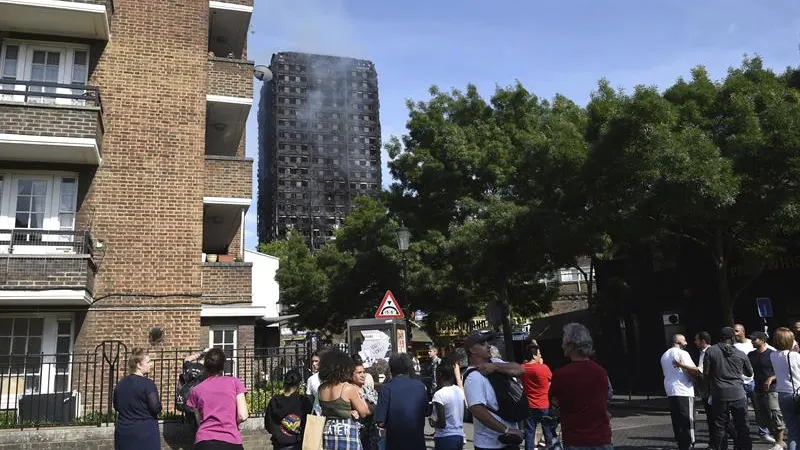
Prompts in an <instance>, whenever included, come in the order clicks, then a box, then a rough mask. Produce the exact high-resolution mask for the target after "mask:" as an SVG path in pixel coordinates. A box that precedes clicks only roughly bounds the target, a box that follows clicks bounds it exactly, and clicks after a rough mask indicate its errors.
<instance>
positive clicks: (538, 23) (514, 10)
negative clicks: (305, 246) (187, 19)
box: [246, 0, 800, 249]
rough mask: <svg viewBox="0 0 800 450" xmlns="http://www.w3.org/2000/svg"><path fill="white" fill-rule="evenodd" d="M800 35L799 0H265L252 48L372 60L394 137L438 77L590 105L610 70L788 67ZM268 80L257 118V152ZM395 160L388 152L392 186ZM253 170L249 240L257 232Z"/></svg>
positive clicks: (661, 77) (252, 52) (261, 57)
mask: <svg viewBox="0 0 800 450" xmlns="http://www.w3.org/2000/svg"><path fill="white" fill-rule="evenodd" d="M799 44H800V2H798V1H796V0H766V1H765V0H697V1H690V0H638V1H634V0H624V1H623V0H603V1H600V0H549V1H547V0H539V1H523V0H517V1H511V0H495V1H475V0H460V1H456V0H435V1H430V2H423V1H418V0H405V1H389V0H384V1H365V0H255V11H254V13H253V18H252V21H251V33H250V35H249V44H248V46H249V47H248V58H249V59H253V60H255V61H256V64H269V59H270V57H271V55H272V54H273V53H275V52H279V51H305V52H312V53H325V54H333V55H340V56H351V57H359V58H366V59H369V60H372V61H373V62H375V65H376V68H377V71H378V83H379V88H380V101H381V110H380V114H381V126H382V130H383V139H384V141H386V140H387V139H388V138H389V136H392V135H400V134H403V132H404V131H405V123H406V119H407V110H406V107H405V100H406V99H408V98H411V99H414V100H425V99H427V98H428V94H427V90H428V88H429V87H430V86H431V85H432V84H436V85H438V86H439V87H441V88H453V87H455V88H463V87H464V86H466V84H467V83H474V84H475V85H477V86H478V88H479V89H480V91H481V92H482V93H483V95H484V96H489V95H491V93H492V91H493V90H494V88H495V86H497V85H501V86H506V85H509V84H513V83H514V82H515V80H516V79H519V80H520V81H521V82H522V83H523V84H524V85H525V86H526V87H527V88H528V89H529V90H530V91H533V92H534V93H536V94H537V95H539V96H540V97H545V98H550V97H552V96H553V95H555V94H556V93H560V94H564V95H566V96H567V97H569V98H571V99H573V100H575V101H577V102H578V103H581V104H585V103H586V101H587V100H588V98H589V95H590V93H591V92H592V90H593V89H594V88H595V86H596V84H597V80H598V79H600V78H602V77H605V78H607V79H608V80H609V81H610V82H611V83H612V85H614V86H617V87H620V88H625V89H630V88H631V87H633V86H635V85H637V84H646V85H656V86H659V87H661V88H664V87H666V86H669V85H670V84H671V83H672V82H674V81H675V80H676V79H677V78H678V77H679V76H686V75H688V73H689V70H690V69H691V68H692V67H694V66H696V65H699V64H702V65H705V66H706V67H707V68H708V70H709V72H710V73H711V75H712V77H714V78H715V79H719V78H723V77H724V76H725V72H726V70H727V69H728V67H730V66H735V65H738V64H739V63H740V62H741V60H742V57H743V55H744V54H750V55H753V54H758V55H760V56H761V57H763V58H764V61H765V64H766V65H767V66H769V67H772V68H775V69H776V70H783V68H785V67H786V66H789V65H798V62H800V51H798V45H799ZM259 88H260V86H257V88H256V93H255V98H254V103H253V104H254V107H253V109H252V111H251V113H250V117H249V119H248V122H247V154H248V156H251V157H253V158H258V144H257V143H258V140H257V137H258V136H257V135H258V125H257V123H256V120H255V116H256V111H257V106H256V105H258V101H259V95H258V94H259V92H258V91H259ZM386 161H387V156H386V153H385V152H383V160H382V162H383V163H384V174H383V180H384V185H385V186H388V185H389V184H390V183H391V178H390V176H389V174H388V170H387V169H386V167H385V164H386ZM254 167H256V166H254ZM253 175H254V182H253V187H254V193H253V194H254V195H253V198H254V204H253V205H252V206H251V207H250V210H249V213H248V215H247V224H246V247H247V248H248V249H252V248H254V247H255V245H256V240H257V239H256V231H255V224H256V220H255V218H256V215H255V214H256V208H255V197H256V195H255V188H256V186H257V184H256V181H255V173H254V174H253Z"/></svg>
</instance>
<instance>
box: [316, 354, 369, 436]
mask: <svg viewBox="0 0 800 450" xmlns="http://www.w3.org/2000/svg"><path fill="white" fill-rule="evenodd" d="M355 368H356V365H355V362H354V361H353V359H352V358H351V357H350V355H348V354H347V353H344V352H342V351H339V350H330V351H328V352H326V353H325V354H323V355H322V356H321V357H320V361H319V379H320V381H321V382H322V384H321V385H320V388H319V405H320V407H321V409H322V416H323V417H325V428H324V429H323V432H322V449H323V450H362V447H361V439H360V437H359V423H358V420H356V419H357V418H358V417H366V416H368V415H369V414H370V411H369V407H368V406H367V404H366V402H364V400H363V399H362V398H361V395H360V392H361V389H360V388H359V387H357V386H355V385H354V384H352V383H351V381H352V379H353V373H354V371H355Z"/></svg>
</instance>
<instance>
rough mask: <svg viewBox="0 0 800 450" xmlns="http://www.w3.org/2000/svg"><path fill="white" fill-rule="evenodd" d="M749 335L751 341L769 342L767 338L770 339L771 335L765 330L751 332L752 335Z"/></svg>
mask: <svg viewBox="0 0 800 450" xmlns="http://www.w3.org/2000/svg"><path fill="white" fill-rule="evenodd" d="M748 337H749V338H750V340H751V341H755V340H759V341H764V342H767V340H769V336H767V333H764V332H763V331H754V332H752V333H750V336H748Z"/></svg>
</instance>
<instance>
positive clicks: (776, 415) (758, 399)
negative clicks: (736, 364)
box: [747, 331, 786, 449]
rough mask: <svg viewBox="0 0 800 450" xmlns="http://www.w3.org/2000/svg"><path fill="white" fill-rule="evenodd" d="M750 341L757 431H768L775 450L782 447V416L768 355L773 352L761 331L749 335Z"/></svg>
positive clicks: (783, 426)
mask: <svg viewBox="0 0 800 450" xmlns="http://www.w3.org/2000/svg"><path fill="white" fill-rule="evenodd" d="M749 338H750V341H751V342H752V343H753V346H754V347H755V350H753V351H752V352H750V353H748V354H747V357H748V358H749V359H750V364H751V365H752V366H753V378H754V379H755V389H754V392H753V409H754V410H755V414H756V422H757V423H758V427H759V429H761V428H764V429H767V430H769V432H770V433H771V434H772V437H773V438H775V441H776V442H775V446H774V448H775V449H778V448H779V447H780V448H782V447H783V432H784V430H785V429H786V427H785V425H784V423H783V414H782V413H781V408H780V406H778V393H777V392H776V391H775V384H776V383H775V379H776V378H775V369H774V368H773V367H772V360H771V359H770V355H771V354H772V353H773V352H774V351H775V349H774V348H772V347H770V346H769V345H768V344H767V340H768V339H769V337H768V336H767V333H764V332H763V331H756V332H754V333H750V336H749Z"/></svg>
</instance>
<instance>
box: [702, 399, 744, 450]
mask: <svg viewBox="0 0 800 450" xmlns="http://www.w3.org/2000/svg"><path fill="white" fill-rule="evenodd" d="M711 415H712V420H713V422H714V428H713V430H712V431H711V445H710V447H711V448H712V449H715V450H718V449H720V448H722V442H723V441H724V439H725V431H726V430H727V428H728V425H729V424H730V422H731V419H733V426H734V428H735V429H736V436H735V437H734V446H735V448H736V449H737V450H752V448H753V441H752V440H751V439H750V428H749V426H748V424H747V397H745V398H741V399H739V400H730V401H725V400H718V399H716V398H714V399H712V401H711Z"/></svg>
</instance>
